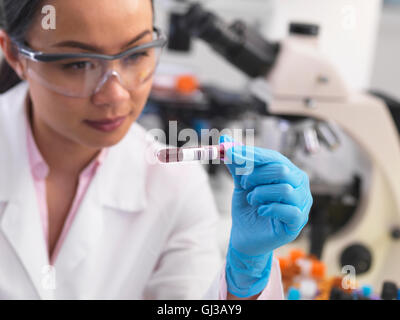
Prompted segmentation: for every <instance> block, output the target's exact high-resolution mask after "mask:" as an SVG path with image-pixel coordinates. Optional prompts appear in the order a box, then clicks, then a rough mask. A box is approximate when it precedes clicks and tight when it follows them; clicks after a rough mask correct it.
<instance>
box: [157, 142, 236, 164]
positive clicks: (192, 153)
mask: <svg viewBox="0 0 400 320" xmlns="http://www.w3.org/2000/svg"><path fill="white" fill-rule="evenodd" d="M233 145H234V144H233V143H221V144H220V145H216V146H201V147H189V148H168V149H163V150H160V151H158V152H157V159H158V160H159V161H160V162H162V163H173V162H186V161H210V160H217V159H220V160H224V158H225V153H226V150H228V149H229V148H230V147H232V146H233Z"/></svg>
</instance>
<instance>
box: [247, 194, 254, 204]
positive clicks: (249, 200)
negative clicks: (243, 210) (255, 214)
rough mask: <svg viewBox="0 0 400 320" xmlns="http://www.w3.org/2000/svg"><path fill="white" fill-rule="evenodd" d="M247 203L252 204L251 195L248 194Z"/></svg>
mask: <svg viewBox="0 0 400 320" xmlns="http://www.w3.org/2000/svg"><path fill="white" fill-rule="evenodd" d="M246 198H247V202H248V203H249V204H252V200H253V193H251V192H250V193H249V194H248V195H247V197H246Z"/></svg>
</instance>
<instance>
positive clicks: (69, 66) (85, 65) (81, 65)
mask: <svg viewBox="0 0 400 320" xmlns="http://www.w3.org/2000/svg"><path fill="white" fill-rule="evenodd" d="M93 66H94V65H93V63H91V62H90V61H77V62H71V63H66V64H63V65H62V67H63V69H66V70H88V69H92V68H93Z"/></svg>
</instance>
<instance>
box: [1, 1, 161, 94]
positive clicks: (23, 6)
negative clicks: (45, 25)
mask: <svg viewBox="0 0 400 320" xmlns="http://www.w3.org/2000/svg"><path fill="white" fill-rule="evenodd" d="M42 2H43V0H0V28H1V29H4V30H5V31H6V32H7V34H8V35H9V36H10V37H12V38H13V39H16V40H17V41H21V42H23V41H24V40H25V35H26V31H27V30H28V28H29V27H30V25H31V23H32V22H33V19H34V17H35V14H36V12H37V11H38V10H39V8H40V4H41V3H42ZM153 2H154V0H151V5H152V8H153V12H154V3H153ZM21 81H22V80H21V79H20V78H19V76H18V75H17V74H16V73H15V71H14V69H13V68H11V66H10V65H9V64H8V63H7V61H6V59H3V61H2V62H1V65H0V94H1V93H4V92H6V91H7V90H9V89H10V88H12V87H14V86H15V85H17V84H18V83H20V82H21Z"/></svg>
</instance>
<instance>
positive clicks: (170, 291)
mask: <svg viewBox="0 0 400 320" xmlns="http://www.w3.org/2000/svg"><path fill="white" fill-rule="evenodd" d="M27 90H28V85H27V83H21V84H19V85H17V86H16V87H14V88H12V89H11V90H9V91H8V92H7V93H5V94H3V95H1V96H0V299H200V298H202V297H206V298H210V299H217V298H218V296H219V292H218V291H219V290H220V287H221V286H220V284H221V275H222V274H223V264H222V259H221V255H220V253H219V250H218V248H217V242H216V238H215V231H216V226H217V221H218V214H217V210H216V207H215V204H214V201H213V196H212V193H211V191H210V188H209V185H208V181H207V179H208V177H207V174H206V173H205V172H204V170H203V169H202V168H201V166H200V165H197V164H185V165H168V166H166V165H161V164H155V163H154V162H153V163H151V162H149V161H146V157H147V156H148V155H149V154H150V153H149V150H153V147H154V142H150V140H149V139H147V138H148V137H147V135H146V132H145V131H144V130H143V129H142V128H141V127H140V126H139V125H138V124H134V125H133V126H132V129H131V130H130V132H129V133H128V134H127V136H126V137H125V138H124V139H123V140H122V141H121V142H120V143H119V144H118V145H116V146H114V147H112V148H110V151H109V153H108V154H107V157H106V159H105V162H104V163H103V164H102V166H101V167H99V170H98V171H97V173H96V175H95V177H94V179H93V181H92V183H91V184H90V187H89V189H88V190H87V192H86V195H85V197H84V200H83V201H82V203H81V206H80V208H79V210H78V212H77V214H76V216H75V219H74V221H73V223H72V226H71V229H70V230H69V233H68V235H67V237H66V239H65V241H64V243H63V244H62V247H61V250H60V252H59V255H58V257H57V259H56V262H55V265H54V266H49V259H48V253H47V249H46V243H45V240H44V235H43V229H42V224H41V221H40V215H39V208H38V202H37V198H36V193H35V188H34V183H33V178H32V175H31V172H30V167H29V163H28V154H27V145H26V126H25V122H24V121H25V118H24V117H25V114H24V112H25V109H24V105H25V103H24V101H25V97H26V94H27ZM65 156H66V157H68V154H66V155H65ZM148 159H150V158H148ZM280 283H281V282H280V273H279V267H278V265H277V262H276V261H274V266H273V272H272V275H271V279H270V281H269V285H268V287H270V289H269V291H270V292H269V293H268V294H267V298H268V297H270V298H279V297H280V296H281V295H282V292H281V285H280ZM207 289H208V290H207ZM206 292H207V294H206ZM205 294H206V296H205Z"/></svg>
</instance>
